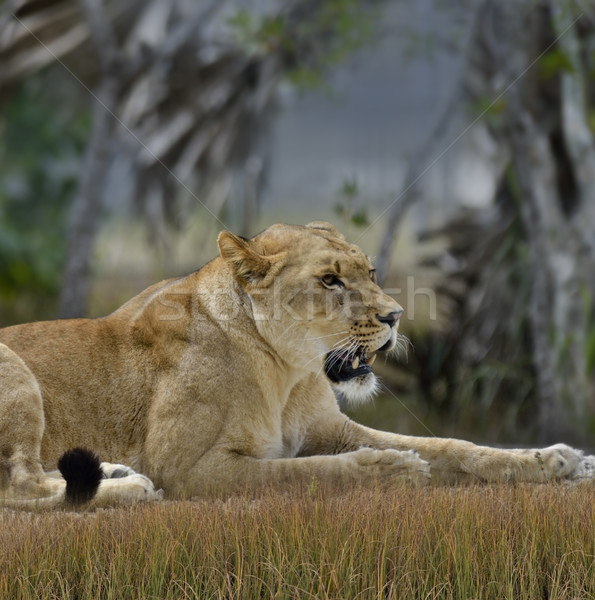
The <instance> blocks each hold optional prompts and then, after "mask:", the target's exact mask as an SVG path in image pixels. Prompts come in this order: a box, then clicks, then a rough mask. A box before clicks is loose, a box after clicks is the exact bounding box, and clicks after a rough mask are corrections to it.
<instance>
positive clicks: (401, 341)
mask: <svg viewBox="0 0 595 600" xmlns="http://www.w3.org/2000/svg"><path fill="white" fill-rule="evenodd" d="M410 348H411V349H412V348H413V344H412V343H411V340H410V339H409V338H408V337H407V336H406V335H405V334H403V333H397V340H396V344H395V347H394V348H393V349H392V350H391V351H390V354H391V355H392V356H394V357H396V358H401V357H402V356H403V355H404V357H405V360H408V358H409V356H408V355H409V349H410Z"/></svg>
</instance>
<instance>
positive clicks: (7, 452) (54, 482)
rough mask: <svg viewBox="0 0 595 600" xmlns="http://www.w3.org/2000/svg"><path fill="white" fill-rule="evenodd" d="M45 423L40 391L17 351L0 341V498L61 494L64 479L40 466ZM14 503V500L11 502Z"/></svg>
mask: <svg viewBox="0 0 595 600" xmlns="http://www.w3.org/2000/svg"><path fill="white" fill-rule="evenodd" d="M44 426H45V421H44V414H43V402H42V399H41V392H40V390H39V386H38V384H37V380H36V379H35V377H34V375H33V373H32V372H31V371H30V369H29V368H28V367H27V365H25V363H24V362H23V361H22V360H21V358H20V357H19V356H17V354H15V353H14V352H13V351H12V350H11V349H10V348H8V347H7V346H5V345H4V344H0V502H1V503H2V504H5V505H6V504H7V502H8V501H17V500H19V499H22V500H24V501H28V500H33V501H36V500H39V499H42V498H50V497H53V496H56V495H60V494H61V493H62V492H63V490H64V485H65V484H64V481H63V480H58V479H54V478H50V477H48V476H47V475H46V474H45V473H44V471H43V468H42V466H41V440H42V437H43V430H44ZM12 503H14V502H12Z"/></svg>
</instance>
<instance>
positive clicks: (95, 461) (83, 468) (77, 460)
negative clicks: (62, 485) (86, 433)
mask: <svg viewBox="0 0 595 600" xmlns="http://www.w3.org/2000/svg"><path fill="white" fill-rule="evenodd" d="M58 470H59V471H60V473H61V474H62V477H64V480H65V481H66V495H65V497H64V499H65V501H66V503H67V504H70V505H72V506H80V505H81V504H85V503H87V502H89V501H90V500H92V499H93V498H94V497H95V494H96V493H97V490H98V488H99V483H100V482H101V480H102V479H103V472H102V470H101V465H100V460H99V457H98V456H97V454H95V453H94V452H93V451H91V450H88V449H87V448H72V449H71V450H67V451H66V452H65V453H64V454H63V455H62V456H61V458H60V460H59V461H58Z"/></svg>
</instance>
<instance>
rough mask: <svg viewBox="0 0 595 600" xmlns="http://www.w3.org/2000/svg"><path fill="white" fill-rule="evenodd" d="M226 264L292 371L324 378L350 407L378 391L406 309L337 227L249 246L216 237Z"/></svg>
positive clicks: (280, 232) (298, 230) (272, 231)
mask: <svg viewBox="0 0 595 600" xmlns="http://www.w3.org/2000/svg"><path fill="white" fill-rule="evenodd" d="M218 243H219V249H220V253H221V256H222V258H223V259H224V260H225V261H226V262H227V264H228V265H229V267H230V268H231V272H232V274H233V277H234V278H235V280H236V281H237V283H238V284H239V286H240V287H241V289H242V290H243V291H244V292H245V293H246V295H247V298H248V299H249V306H248V307H247V308H248V310H249V311H250V314H251V316H252V318H253V319H254V322H255V323H256V326H257V328H258V331H259V333H260V334H261V335H262V337H263V338H264V339H265V340H266V341H267V342H268V343H269V344H270V345H271V346H273V348H274V349H275V350H276V351H277V352H278V354H279V356H280V357H281V358H282V359H283V360H284V361H286V362H287V363H288V364H289V365H292V366H295V367H298V368H302V369H305V370H308V371H313V372H321V371H322V370H324V372H325V373H326V376H327V377H328V379H329V380H330V382H331V384H332V385H333V387H334V388H335V390H337V391H338V392H339V393H341V394H343V395H344V396H345V398H346V399H347V400H348V401H350V402H356V403H357V402H362V401H364V400H366V399H368V398H369V397H371V396H372V395H373V393H374V392H375V390H376V387H377V382H376V376H375V375H374V373H373V372H372V363H373V362H374V360H375V358H376V353H377V352H386V351H388V350H392V349H393V348H394V347H395V345H396V343H397V328H398V323H399V318H400V317H401V315H402V313H403V309H402V308H401V307H400V306H399V304H398V303H397V302H395V300H393V299H392V298H391V297H390V296H388V295H386V294H385V293H383V291H382V290H381V289H380V287H379V286H378V284H377V282H376V274H375V271H374V267H373V266H372V264H371V262H370V260H369V259H368V257H367V256H366V255H365V254H364V253H363V252H362V250H361V249H360V248H359V247H358V246H355V245H353V244H349V243H348V242H346V241H345V238H344V237H343V236H342V235H341V234H340V233H339V232H338V231H337V230H336V229H335V227H334V226H333V225H331V224H330V223H326V222H318V221H317V222H313V223H309V224H308V225H306V226H305V227H302V226H292V225H273V226H272V227H269V228H268V229H266V230H265V231H263V232H262V233H260V234H259V235H257V236H255V237H254V238H252V239H250V240H247V239H244V238H241V237H238V236H236V235H234V234H232V233H229V232H222V233H221V234H220V235H219V240H218Z"/></svg>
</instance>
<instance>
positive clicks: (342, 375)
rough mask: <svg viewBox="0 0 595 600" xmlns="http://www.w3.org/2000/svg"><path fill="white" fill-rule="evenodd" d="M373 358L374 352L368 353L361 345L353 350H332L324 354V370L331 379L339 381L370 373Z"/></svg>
mask: <svg viewBox="0 0 595 600" xmlns="http://www.w3.org/2000/svg"><path fill="white" fill-rule="evenodd" d="M375 360H376V353H375V352H374V353H372V354H370V355H368V353H367V350H366V349H365V348H363V347H361V346H360V347H358V348H356V349H355V350H353V349H352V350H345V349H343V350H341V349H339V350H333V351H332V352H329V353H328V354H327V355H326V358H325V360H324V371H325V373H326V375H327V377H328V378H329V379H330V380H331V381H333V382H334V383H340V382H342V381H349V380H350V379H353V378H354V377H360V376H362V375H367V374H368V373H371V372H372V364H373V363H374V361H375Z"/></svg>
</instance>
